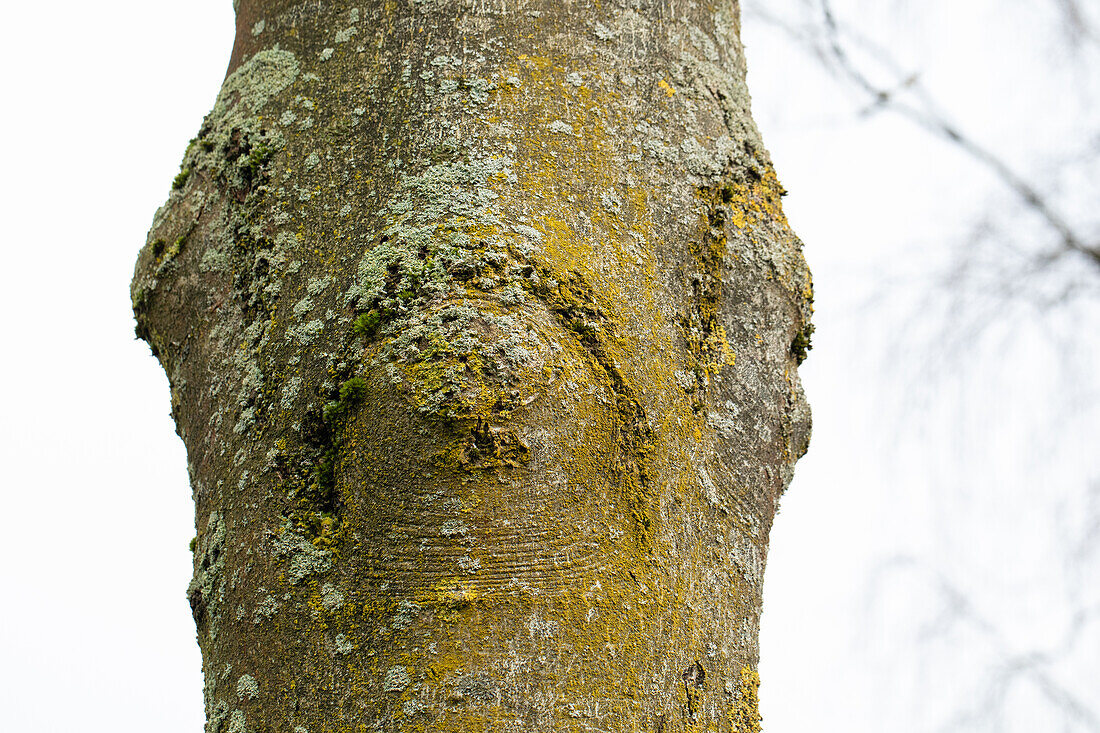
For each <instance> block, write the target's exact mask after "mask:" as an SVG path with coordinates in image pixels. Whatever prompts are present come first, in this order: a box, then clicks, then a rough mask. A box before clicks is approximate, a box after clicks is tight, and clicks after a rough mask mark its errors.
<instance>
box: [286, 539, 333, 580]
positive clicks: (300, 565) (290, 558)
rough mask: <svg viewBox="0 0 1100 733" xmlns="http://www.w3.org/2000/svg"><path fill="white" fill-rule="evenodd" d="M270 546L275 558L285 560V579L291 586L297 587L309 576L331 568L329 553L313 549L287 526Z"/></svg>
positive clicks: (311, 545)
mask: <svg viewBox="0 0 1100 733" xmlns="http://www.w3.org/2000/svg"><path fill="white" fill-rule="evenodd" d="M272 544H273V550H274V553H275V557H278V558H286V578H287V580H288V581H289V582H290V584H291V585H297V584H299V583H301V582H302V581H303V580H304V579H305V578H307V577H309V576H310V575H316V574H318V573H324V572H327V571H328V570H330V569H331V568H332V553H331V552H329V551H328V550H324V549H321V548H319V547H315V546H314V545H313V544H312V543H310V542H309V541H308V540H307V539H306V538H305V537H303V536H302V535H300V534H298V533H297V532H295V531H294V530H293V529H291V528H290V527H289V526H287V527H286V528H284V529H283V531H282V533H281V534H280V535H279V536H278V537H276V538H275V540H274V542H273V543H272Z"/></svg>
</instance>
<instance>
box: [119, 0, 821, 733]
mask: <svg viewBox="0 0 1100 733" xmlns="http://www.w3.org/2000/svg"><path fill="white" fill-rule="evenodd" d="M738 23H739V21H738V9H737V6H736V4H735V3H734V2H733V1H732V0H727V1H722V0H713V1H711V2H706V1H704V0H698V1H697V2H689V1H688V0H631V1H630V2H627V1H626V0H618V2H611V1H607V0H605V1H604V2H597V1H596V0H587V1H581V0H369V1H368V0H363V2H360V3H354V4H353V3H347V2H330V1H328V0H326V1H325V2H321V0H306V1H299V2H291V1H290V0H241V1H240V3H239V7H238V8H237V39H236V44H235V46H234V49H233V56H232V61H231V63H230V68H229V74H228V76H227V78H226V80H225V84H224V86H223V88H222V91H221V93H220V94H219V96H218V99H217V102H216V104H215V107H214V110H213V112H211V113H210V115H209V116H208V117H207V119H206V121H205V122H204V124H203V127H202V129H201V131H200V132H199V135H198V137H196V138H195V139H194V140H193V141H192V142H191V144H190V146H189V147H188V149H187V153H186V156H185V158H184V162H183V166H182V169H181V172H180V175H179V176H178V177H177V178H176V180H175V182H174V183H173V186H172V192H171V194H170V197H169V199H168V203H167V204H166V205H165V206H164V207H163V208H162V209H161V210H160V211H159V212H158V213H157V216H156V219H155V221H154V223H153V227H152V231H151V232H150V234H149V239H148V243H147V244H146V246H145V248H144V249H143V250H142V252H141V255H140V258H139V260H138V265H137V271H136V275H135V277H134V282H133V288H132V295H133V300H134V310H135V313H136V315H137V320H138V332H139V334H140V335H141V336H142V337H143V338H145V339H146V340H147V341H148V342H149V344H150V346H151V347H152V349H153V352H154V353H155V354H156V355H157V356H158V358H159V359H160V361H161V364H162V365H163V366H164V368H165V370H166V372H167V373H168V376H169V379H170V381H171V385H172V410H173V415H174V417H175V419H176V424H177V427H178V432H179V434H180V435H181V437H182V438H183V440H184V442H185V443H186V445H187V451H188V462H189V469H190V473H191V481H192V487H193V491H194V499H195V505H196V516H197V530H198V536H197V538H196V540H195V544H194V556H195V575H194V579H193V581H192V583H191V586H190V588H189V591H188V596H189V600H190V603H191V608H192V610H193V612H194V616H195V621H196V624H197V627H198V637H199V644H200V646H201V648H202V653H203V668H204V672H205V679H206V690H205V693H206V706H207V730H208V731H234V732H239V731H254V732H257V733H259V732H260V731H272V732H275V731H299V732H300V731H303V730H304V731H308V732H309V733H325V732H328V731H333V732H335V731H372V730H383V731H399V730H401V731H404V730H448V731H451V730H453V731H466V730H471V731H472V730H479V731H481V730H483V731H500V730H524V731H526V730H540V731H542V730H562V731H565V730H569V731H573V730H577V731H581V730H585V731H588V730H601V731H675V730H688V729H694V728H695V727H698V728H699V729H705V730H721V731H730V730H732V731H755V730H758V729H759V716H758V713H757V710H756V683H757V677H756V672H755V669H756V664H757V658H758V651H757V630H758V620H759V613H760V600H761V578H762V574H763V570H764V560H765V556H766V552H767V539H768V532H769V529H770V526H771V522H772V517H773V515H774V512H775V509H776V503H777V501H778V498H779V496H780V494H781V493H782V491H783V489H784V488H785V487H786V485H787V483H788V482H789V480H790V476H791V471H792V467H793V464H794V461H795V460H796V459H797V457H798V456H800V455H801V454H802V453H803V452H804V451H805V447H806V443H807V440H808V435H809V413H808V410H807V408H806V405H805V403H804V400H803V396H802V392H801V389H800V387H799V382H798V377H797V373H796V367H797V364H798V362H800V361H801V359H802V357H803V356H804V355H805V349H806V347H807V345H808V344H807V343H806V341H807V338H808V334H809V330H810V327H809V325H808V324H809V312H810V297H811V294H810V280H809V275H808V272H807V270H806V267H805V263H804V261H803V258H802V255H801V252H800V244H799V242H798V240H797V239H796V238H795V236H794V235H793V234H792V233H791V231H790V229H789V228H788V226H787V222H786V220H785V219H784V217H783V214H782V211H781V208H780V202H779V197H780V196H781V195H782V194H783V191H782V188H781V187H780V185H779V183H778V181H777V180H776V178H775V174H774V172H773V170H772V167H771V163H770V161H769V158H768V155H767V153H766V151H765V150H764V148H763V146H762V145H761V142H760V140H759V137H758V134H757V132H756V129H755V127H754V125H753V123H752V120H751V119H750V116H749V98H748V93H747V91H746V89H745V83H744V77H745V66H744V59H743V54H742V48H741V45H740V42H739V39H738V32H739V28H738Z"/></svg>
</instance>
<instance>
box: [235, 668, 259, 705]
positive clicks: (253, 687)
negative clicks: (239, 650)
mask: <svg viewBox="0 0 1100 733" xmlns="http://www.w3.org/2000/svg"><path fill="white" fill-rule="evenodd" d="M259 694H260V685H259V684H258V683H257V682H256V678H255V677H253V676H252V675H250V674H243V675H241V676H240V678H239V679H238V680H237V697H238V698H240V699H241V700H251V699H253V698H255V697H257V696H258V695H259Z"/></svg>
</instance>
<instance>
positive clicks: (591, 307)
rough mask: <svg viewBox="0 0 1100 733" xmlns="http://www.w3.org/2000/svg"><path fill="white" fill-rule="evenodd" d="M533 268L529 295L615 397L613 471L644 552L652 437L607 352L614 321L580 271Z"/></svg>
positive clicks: (647, 532)
mask: <svg viewBox="0 0 1100 733" xmlns="http://www.w3.org/2000/svg"><path fill="white" fill-rule="evenodd" d="M535 269H536V270H538V274H539V284H537V285H531V286H529V287H530V289H531V291H532V292H533V293H534V295H535V296H537V297H538V298H539V299H540V300H542V301H543V302H544V303H545V304H546V306H547V307H548V308H549V309H550V311H551V312H552V313H553V314H554V315H555V316H556V317H557V319H558V321H559V322H560V323H561V325H562V326H563V327H564V328H565V329H566V330H567V331H569V332H570V333H572V334H573V335H574V336H575V337H576V339H577V341H579V342H580V344H581V345H582V346H583V347H584V349H585V351H586V352H587V353H588V355H589V358H590V359H591V360H592V362H593V364H594V366H596V367H597V368H598V369H599V371H600V372H602V373H603V375H604V377H605V378H606V380H607V385H608V387H609V388H610V389H611V392H612V395H613V396H614V399H615V421H614V435H613V439H614V441H615V444H616V445H617V446H618V449H619V450H618V461H617V463H616V465H614V466H613V469H614V471H615V472H616V473H617V474H618V475H619V476H620V477H621V478H622V480H623V483H624V490H625V495H626V501H627V506H628V507H629V510H630V515H631V519H632V520H633V524H634V530H635V533H636V539H637V541H638V544H639V545H641V546H642V547H643V548H648V547H649V543H650V540H651V524H652V520H651V519H650V510H651V508H652V504H653V502H654V497H653V487H652V486H651V477H650V474H649V470H648V468H647V466H646V462H647V460H648V457H649V454H650V452H651V449H652V447H653V432H652V430H651V428H650V427H649V423H648V419H647V417H646V413H645V408H643V407H642V404H641V403H640V402H639V401H638V397H637V393H636V392H635V390H634V389H633V388H632V387H631V386H630V384H629V383H628V382H627V380H626V378H625V377H624V376H623V374H622V371H621V370H620V369H619V366H618V365H617V364H616V363H615V360H614V359H613V358H612V357H611V355H610V354H609V353H608V348H607V343H608V341H609V340H611V339H612V338H614V327H613V322H612V320H611V319H610V318H609V317H608V316H607V314H606V313H605V312H604V311H603V309H602V308H601V307H600V306H599V304H598V302H597V300H596V295H595V292H594V291H593V289H592V287H591V286H590V285H589V284H588V283H587V282H586V281H585V279H584V276H583V275H581V273H580V272H578V271H576V270H573V271H572V272H569V273H566V274H561V273H555V272H554V271H553V270H551V269H550V268H549V267H546V266H541V265H540V266H535ZM525 282H529V281H527V280H525ZM551 283H556V284H555V285H551Z"/></svg>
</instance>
